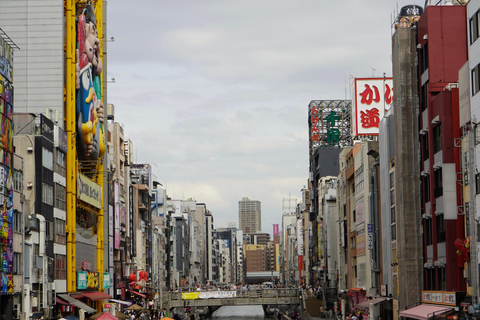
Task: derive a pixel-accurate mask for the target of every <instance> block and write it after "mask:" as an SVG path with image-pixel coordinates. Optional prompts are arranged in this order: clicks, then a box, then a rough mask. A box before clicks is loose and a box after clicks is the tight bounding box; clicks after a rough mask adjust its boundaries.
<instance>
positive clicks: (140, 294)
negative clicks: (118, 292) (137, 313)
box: [128, 290, 147, 299]
mask: <svg viewBox="0 0 480 320" xmlns="http://www.w3.org/2000/svg"><path fill="white" fill-rule="evenodd" d="M128 292H131V293H133V294H134V295H137V296H139V297H142V298H143V299H145V298H146V297H147V296H146V295H144V294H143V293H140V292H137V291H133V290H128Z"/></svg>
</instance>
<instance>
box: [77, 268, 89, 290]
mask: <svg viewBox="0 0 480 320" xmlns="http://www.w3.org/2000/svg"><path fill="white" fill-rule="evenodd" d="M87 282H88V275H87V271H78V272H77V289H79V290H83V289H87Z"/></svg>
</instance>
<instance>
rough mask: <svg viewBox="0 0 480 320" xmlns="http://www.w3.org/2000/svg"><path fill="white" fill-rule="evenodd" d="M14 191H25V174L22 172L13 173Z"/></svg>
mask: <svg viewBox="0 0 480 320" xmlns="http://www.w3.org/2000/svg"><path fill="white" fill-rule="evenodd" d="M13 190H15V191H18V192H22V191H23V172H22V171H20V170H14V171H13Z"/></svg>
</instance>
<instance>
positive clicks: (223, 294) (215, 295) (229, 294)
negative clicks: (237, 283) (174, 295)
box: [199, 291, 237, 299]
mask: <svg viewBox="0 0 480 320" xmlns="http://www.w3.org/2000/svg"><path fill="white" fill-rule="evenodd" d="M236 296H237V292H236V291H205V292H199V298H200V299H221V298H235V297H236Z"/></svg>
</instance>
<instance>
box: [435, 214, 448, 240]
mask: <svg viewBox="0 0 480 320" xmlns="http://www.w3.org/2000/svg"><path fill="white" fill-rule="evenodd" d="M435 225H436V229H437V243H440V242H445V239H446V232H445V219H444V218H443V214H439V215H437V217H436V221H435Z"/></svg>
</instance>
